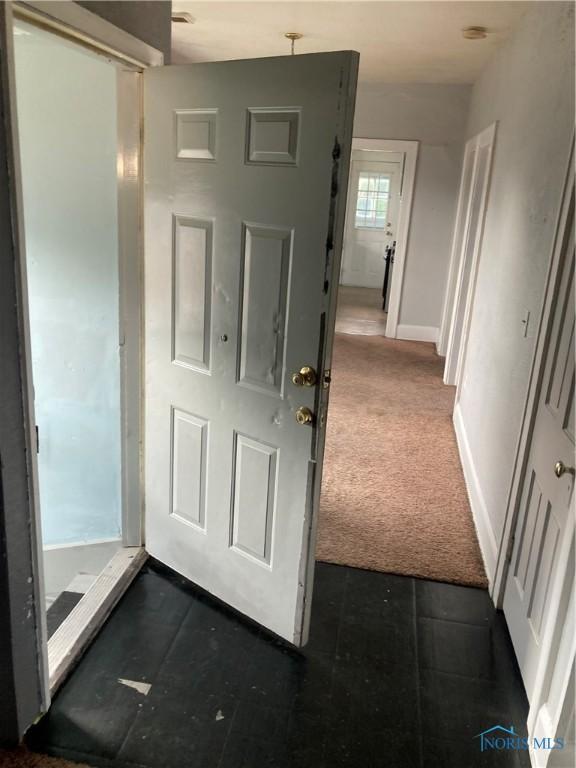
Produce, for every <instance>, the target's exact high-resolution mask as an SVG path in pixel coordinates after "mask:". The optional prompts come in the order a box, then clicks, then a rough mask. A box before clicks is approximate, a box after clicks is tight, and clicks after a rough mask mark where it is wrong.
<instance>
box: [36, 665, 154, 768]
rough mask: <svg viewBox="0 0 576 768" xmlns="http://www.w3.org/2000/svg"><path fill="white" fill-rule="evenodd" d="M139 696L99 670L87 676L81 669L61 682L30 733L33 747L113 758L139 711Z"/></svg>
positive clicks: (140, 696) (140, 697) (140, 698)
mask: <svg viewBox="0 0 576 768" xmlns="http://www.w3.org/2000/svg"><path fill="white" fill-rule="evenodd" d="M141 700H142V695H141V694H139V693H138V692H137V691H135V690H134V689H131V688H128V687H126V686H125V685H122V684H120V683H118V680H117V678H115V677H113V676H112V675H109V674H106V672H104V671H103V672H101V673H100V674H99V675H96V676H93V677H90V678H89V679H86V676H85V675H83V674H82V670H81V669H80V670H78V672H77V673H75V674H73V675H72V676H71V678H70V679H69V680H68V682H67V683H66V684H65V685H64V687H63V688H62V690H61V691H60V693H59V694H58V696H57V697H56V699H55V701H54V702H53V704H52V706H51V708H50V711H49V713H48V714H47V715H46V716H45V717H44V718H42V720H41V721H40V723H39V724H38V725H37V726H36V727H35V728H33V729H32V730H31V732H30V743H31V745H32V746H33V747H34V746H36V747H39V748H40V749H44V748H46V747H48V749H49V748H50V747H52V746H54V747H59V748H60V749H63V750H70V751H73V752H82V753H86V754H94V755H99V756H102V757H103V758H108V759H112V758H114V757H116V755H117V753H118V750H119V749H120V747H121V745H122V743H123V741H124V739H125V738H126V736H127V734H128V732H129V730H130V727H131V725H132V723H133V721H134V719H135V718H136V715H137V714H138V710H139V706H140V704H141Z"/></svg>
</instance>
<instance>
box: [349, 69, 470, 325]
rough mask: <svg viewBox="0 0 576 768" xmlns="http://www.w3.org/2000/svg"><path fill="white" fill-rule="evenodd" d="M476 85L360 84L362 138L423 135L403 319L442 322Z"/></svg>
mask: <svg viewBox="0 0 576 768" xmlns="http://www.w3.org/2000/svg"><path fill="white" fill-rule="evenodd" d="M470 90H471V89H470V86H468V85H429V84H405V85H398V84H391V83H370V84H362V83H360V84H359V87H358V96H357V101H356V118H355V123H354V136H355V137H357V138H369V139H404V140H412V141H419V142H420V151H419V157H418V166H417V169H416V185H415V189H414V202H413V207H412V220H411V227H410V234H409V242H408V252H407V256H406V267H405V273H404V285H403V292H402V301H401V305H400V317H399V323H400V325H403V326H421V327H422V328H426V329H430V328H432V329H438V328H439V326H440V321H441V317H442V304H443V300H444V290H445V285H446V279H447V275H448V266H449V261H450V246H451V240H452V230H453V227H454V217H455V212H456V201H457V197H458V183H459V176H460V165H461V162H462V153H463V146H464V135H465V130H466V119H467V115H468V106H469V97H470ZM426 337H427V338H429V333H428V336H426Z"/></svg>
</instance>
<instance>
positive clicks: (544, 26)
mask: <svg viewBox="0 0 576 768" xmlns="http://www.w3.org/2000/svg"><path fill="white" fill-rule="evenodd" d="M572 15H573V11H572V10H571V6H570V4H568V3H537V4H536V3H535V4H534V7H533V8H532V9H531V10H530V11H529V12H528V13H527V14H526V15H525V16H524V17H523V19H522V20H521V22H520V24H519V26H518V27H517V29H516V31H515V34H514V36H513V37H512V38H511V39H510V40H509V41H508V42H507V43H506V44H505V45H504V46H503V47H502V48H501V49H500V50H499V52H498V53H497V54H496V56H495V57H494V58H493V59H492V61H491V63H490V64H489V66H488V67H487V69H486V70H485V71H484V72H483V74H482V76H481V77H480V79H479V80H478V82H477V83H476V84H475V86H474V89H473V91H472V100H471V110H470V117H469V122H468V129H467V135H468V137H471V136H473V135H474V134H476V133H478V132H479V131H481V130H482V129H483V128H486V126H488V125H490V124H491V123H493V122H494V121H496V120H497V121H498V129H497V134H496V145H495V154H494V162H493V170H492V183H491V189H490V192H489V197H488V206H487V213H486V221H485V228H484V238H483V244H482V250H481V254H480V264H479V274H478V282H477V289H476V297H475V301H474V309H473V315H472V321H471V327H470V339H469V343H468V352H467V357H466V362H465V369H464V381H463V386H462V391H461V396H460V403H459V410H460V413H459V417H460V428H461V431H462V432H463V433H464V437H465V439H466V441H467V443H468V448H469V454H468V455H469V460H470V462H471V466H472V467H473V471H474V474H475V480H474V481H473V483H474V485H475V487H474V488H472V496H473V498H475V499H476V504H475V506H476V509H475V510H474V512H475V517H476V522H477V525H480V526H481V527H486V528H488V530H485V531H481V533H483V534H487V535H484V536H483V535H481V536H480V538H481V540H484V541H486V540H491V541H492V544H493V547H494V546H495V545H496V543H497V542H499V540H500V538H501V535H502V530H503V523H504V515H505V509H506V500H507V494H508V489H509V485H510V481H511V475H512V466H513V461H514V456H515V450H516V443H517V440H518V435H519V432H520V422H521V415H522V408H523V403H524V400H525V396H526V391H527V388H528V378H529V371H530V364H531V360H532V356H533V352H534V343H535V339H534V335H535V332H536V324H537V321H538V317H539V313H540V310H541V305H542V301H543V293H544V283H545V277H546V272H547V268H548V264H549V259H550V256H551V247H552V241H553V237H554V230H555V222H556V217H557V213H558V209H559V205H560V197H561V194H562V188H563V180H564V175H565V172H566V168H567V161H568V153H569V149H570V142H571V136H572V132H573V129H574V33H573V29H574V26H573V24H574V22H573V18H572ZM526 310H529V311H530V313H531V323H530V327H529V333H528V338H524V336H523V325H522V322H521V321H522V319H523V317H524V315H525V312H526ZM468 480H469V482H470V481H471V476H469V477H468ZM493 547H492V549H493ZM484 554H485V558H486V559H487V562H488V564H490V562H491V560H492V559H493V554H494V553H493V552H486V551H485V552H484ZM489 575H491V574H489Z"/></svg>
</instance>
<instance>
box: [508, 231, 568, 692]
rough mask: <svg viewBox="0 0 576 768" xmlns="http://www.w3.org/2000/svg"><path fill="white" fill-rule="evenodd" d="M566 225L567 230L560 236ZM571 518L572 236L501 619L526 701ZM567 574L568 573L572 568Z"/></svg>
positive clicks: (564, 557) (564, 559)
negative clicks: (511, 647) (506, 622)
mask: <svg viewBox="0 0 576 768" xmlns="http://www.w3.org/2000/svg"><path fill="white" fill-rule="evenodd" d="M572 227H573V220H572V223H571V224H569V225H568V228H567V229H568V232H570V230H571V229H572ZM573 514H574V233H573V231H572V234H571V238H570V240H569V242H568V243H567V246H566V251H565V255H564V265H563V270H562V277H561V283H560V288H559V291H558V297H557V302H556V308H555V313H554V320H553V325H552V333H551V337H550V344H549V347H548V352H547V360H546V367H545V374H544V379H543V384H542V391H541V396H540V401H539V404H538V410H537V415H536V422H535V426H534V433H533V436H532V440H531V448H530V453H529V457H528V465H527V469H526V476H525V481H524V487H523V490H522V498H521V506H520V513H519V517H518V522H517V527H516V532H515V537H514V548H513V552H512V560H511V563H510V570H509V573H508V579H507V583H506V591H505V595H504V613H505V614H506V619H507V621H508V626H509V629H510V634H511V637H512V642H513V643H514V649H515V651H516V655H517V657H518V663H519V665H520V670H521V672H522V677H523V680H524V685H525V688H526V693H527V695H528V699H529V700H531V698H532V693H533V690H534V684H535V678H536V672H537V669H538V664H539V662H540V660H541V648H542V640H543V635H544V631H545V629H546V616H547V611H548V610H549V608H550V600H551V595H552V593H553V587H554V583H555V581H556V579H557V578H562V577H563V573H564V572H565V569H566V567H567V565H566V563H567V562H568V552H569V549H570V541H568V540H567V538H568V537H570V536H572V535H573V533H572V531H573V530H574V529H573V526H570V525H569V522H570V516H571V515H573ZM572 570H573V568H572Z"/></svg>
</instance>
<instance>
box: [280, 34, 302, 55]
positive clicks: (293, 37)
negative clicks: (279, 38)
mask: <svg viewBox="0 0 576 768" xmlns="http://www.w3.org/2000/svg"><path fill="white" fill-rule="evenodd" d="M284 37H287V38H288V40H290V43H291V45H290V53H291V54H292V56H294V43H295V42H296V40H300V39H301V38H303V37H304V35H303V34H302V33H301V32H285V33H284Z"/></svg>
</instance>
